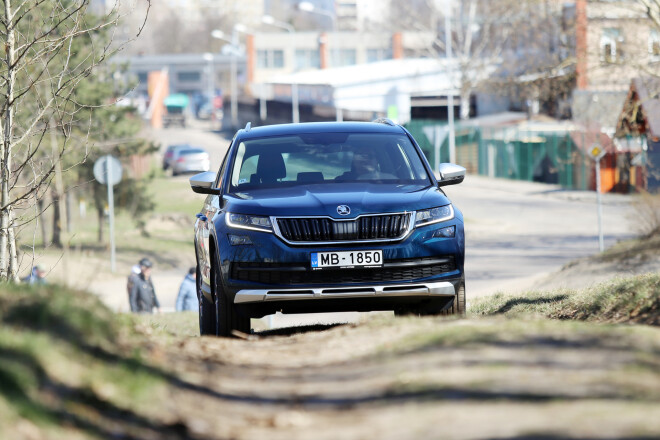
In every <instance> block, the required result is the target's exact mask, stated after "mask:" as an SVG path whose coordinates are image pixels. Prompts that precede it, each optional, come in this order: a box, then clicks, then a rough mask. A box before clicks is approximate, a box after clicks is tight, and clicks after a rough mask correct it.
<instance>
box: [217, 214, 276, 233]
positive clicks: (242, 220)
mask: <svg viewBox="0 0 660 440" xmlns="http://www.w3.org/2000/svg"><path fill="white" fill-rule="evenodd" d="M227 225H229V226H231V227H232V228H241V229H250V230H253V231H264V232H273V225H272V224H271V223H270V218H269V217H265V216H263V215H246V214H232V213H231V212H228V213H227Z"/></svg>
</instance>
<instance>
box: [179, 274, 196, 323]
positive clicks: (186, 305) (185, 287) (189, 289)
mask: <svg viewBox="0 0 660 440" xmlns="http://www.w3.org/2000/svg"><path fill="white" fill-rule="evenodd" d="M196 280H197V271H196V270H195V268H194V267H191V268H190V269H189V270H188V274H187V275H186V277H185V278H184V279H183V281H182V282H181V287H179V295H177V297H176V307H175V308H176V311H177V312H184V311H187V310H193V311H196V310H199V299H198V298H197V281H196Z"/></svg>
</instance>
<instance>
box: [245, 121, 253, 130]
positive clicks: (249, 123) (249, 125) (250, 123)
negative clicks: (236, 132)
mask: <svg viewBox="0 0 660 440" xmlns="http://www.w3.org/2000/svg"><path fill="white" fill-rule="evenodd" d="M251 128H252V122H248V123H247V124H245V131H250V129H251Z"/></svg>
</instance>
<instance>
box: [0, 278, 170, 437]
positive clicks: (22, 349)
mask: <svg viewBox="0 0 660 440" xmlns="http://www.w3.org/2000/svg"><path fill="white" fill-rule="evenodd" d="M133 329H134V325H133V321H132V317H129V316H123V317H122V316H118V315H114V314H113V313H112V312H111V311H110V310H109V309H107V308H106V307H105V306H103V305H102V304H101V303H100V301H99V300H98V299H96V297H95V296H93V295H90V294H88V293H85V292H76V291H69V290H66V289H63V288H60V287H57V286H52V285H49V286H42V287H26V286H24V285H4V286H2V287H0V408H2V409H3V410H2V411H0V438H21V437H23V436H24V435H25V434H22V433H21V429H28V430H31V431H36V432H41V435H39V436H38V437H39V438H45V437H47V438H86V437H88V436H93V437H101V438H109V437H113V436H116V435H117V434H121V435H129V436H131V435H135V436H138V437H140V436H142V435H144V434H145V433H146V432H150V431H153V430H154V429H155V430H157V429H158V428H159V426H161V425H162V421H160V420H159V417H160V416H159V406H160V405H157V404H154V403H153V402H154V401H155V402H158V401H161V399H164V398H165V397H166V390H167V388H166V385H167V382H168V378H167V374H166V373H164V372H162V371H160V370H158V369H157V368H154V367H152V366H151V365H150V364H149V363H147V362H145V361H144V358H146V357H148V356H149V353H148V352H147V351H145V350H144V349H143V348H141V346H140V345H139V344H137V343H136V341H137V339H136V334H135V331H134V330H133ZM21 427H22V428H21ZM46 432H47V433H48V434H47V435H46V436H44V435H43V433H46Z"/></svg>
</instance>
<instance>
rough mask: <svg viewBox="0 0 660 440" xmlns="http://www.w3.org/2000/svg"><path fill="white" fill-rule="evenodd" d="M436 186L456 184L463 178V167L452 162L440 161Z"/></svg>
mask: <svg viewBox="0 0 660 440" xmlns="http://www.w3.org/2000/svg"><path fill="white" fill-rule="evenodd" d="M438 171H439V172H440V180H439V181H438V186H447V185H456V184H458V183H461V182H462V181H463V179H465V168H463V167H462V166H460V165H456V164H453V163H441V164H440V169H439V170H438Z"/></svg>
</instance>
